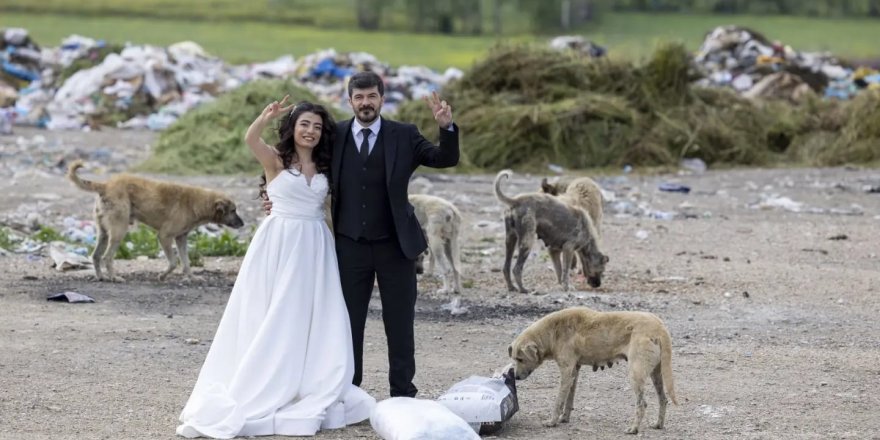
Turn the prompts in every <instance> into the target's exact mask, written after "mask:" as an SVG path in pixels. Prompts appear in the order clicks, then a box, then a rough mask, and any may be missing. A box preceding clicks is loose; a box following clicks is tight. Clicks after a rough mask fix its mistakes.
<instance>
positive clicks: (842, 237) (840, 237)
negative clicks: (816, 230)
mask: <svg viewBox="0 0 880 440" xmlns="http://www.w3.org/2000/svg"><path fill="white" fill-rule="evenodd" d="M828 239H829V240H848V239H849V236H847V235H846V234H837V235H832V236H831V237H828Z"/></svg>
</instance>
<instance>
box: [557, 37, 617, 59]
mask: <svg viewBox="0 0 880 440" xmlns="http://www.w3.org/2000/svg"><path fill="white" fill-rule="evenodd" d="M550 47H551V48H553V49H556V50H566V49H571V50H574V51H577V52H580V53H583V54H584V55H588V56H590V57H593V58H600V57H603V56H605V54H606V53H607V52H608V51H607V50H606V49H605V48H604V47H602V46H599V45H598V44H596V43H593V42H592V41H589V40H587V39H586V38H584V37H583V36H581V35H561V36H558V37H556V38H554V39H552V40H550Z"/></svg>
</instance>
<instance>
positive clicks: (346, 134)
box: [330, 72, 459, 397]
mask: <svg viewBox="0 0 880 440" xmlns="http://www.w3.org/2000/svg"><path fill="white" fill-rule="evenodd" d="M384 89H385V87H384V84H383V81H382V79H381V78H380V77H379V76H378V75H376V74H375V73H373V72H360V73H357V74H355V75H354V76H352V77H351V79H350V80H349V83H348V96H349V103H350V104H351V108H352V110H353V111H354V114H355V116H354V118H352V119H349V120H346V121H342V122H339V123H338V124H337V130H336V140H335V143H334V146H333V159H332V162H331V164H332V165H331V171H330V174H331V180H332V182H331V185H332V186H331V190H332V194H333V197H332V215H333V225H334V231H335V234H336V253H337V256H338V259H339V273H340V277H341V281H342V292H343V295H344V296H345V302H346V305H347V306H348V315H349V319H350V320H351V336H352V342H353V345H354V361H355V373H354V379H353V380H352V382H353V383H354V384H355V385H360V383H361V379H362V377H363V350H364V327H365V326H366V322H367V311H368V308H369V303H370V297H371V296H372V292H373V283H374V281H375V280H377V279H378V283H379V293H380V297H381V300H382V320H383V322H384V324H385V336H386V338H387V341H388V363H389V371H388V380H389V382H390V385H391V396H392V397H394V396H408V397H413V396H415V395H416V393H417V392H418V389H417V388H416V387H415V385H413V383H412V379H413V377H414V376H415V371H416V366H415V337H414V334H413V321H414V318H415V303H416V295H417V292H416V287H417V286H416V268H415V259H416V257H417V256H418V255H419V254H421V253H422V252H424V251H425V249H426V248H427V241H426V240H425V236H424V234H423V232H422V229H421V226H420V225H419V222H418V220H417V219H416V216H415V213H414V211H413V207H412V205H410V204H409V200H408V196H407V189H408V185H409V180H410V177H412V174H413V171H415V169H416V168H418V167H419V166H420V165H425V166H428V167H431V168H448V167H452V166H455V165H456V164H458V159H459V148H458V127H457V126H456V125H454V124H453V122H452V108H451V107H450V106H449V105H448V104H447V103H446V101H441V100H440V99H439V98H438V97H437V94H436V93H435V94H434V95H433V96H432V97H431V98H429V99H427V100H426V101H427V102H428V104H429V106H430V108H431V111H432V112H433V114H434V119H436V120H437V123H438V124H439V125H440V145H437V146H435V145H434V144H433V143H431V142H429V141H428V140H427V139H425V138H424V137H423V136H422V135H421V133H419V131H418V129H417V128H416V127H415V126H414V125H412V124H404V123H400V122H396V121H392V120H390V119H385V118H382V117H381V116H380V112H381V109H382V104H383V103H384V91H385V90H384Z"/></svg>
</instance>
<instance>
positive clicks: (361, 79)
mask: <svg viewBox="0 0 880 440" xmlns="http://www.w3.org/2000/svg"><path fill="white" fill-rule="evenodd" d="M371 87H378V89H379V96H385V83H384V81H382V78H380V77H379V75H377V74H376V73H375V72H370V71H363V72H358V73H355V74H354V75H352V76H351V79H349V80H348V97H349V98H351V94H352V91H353V90H354V89H369V88H371Z"/></svg>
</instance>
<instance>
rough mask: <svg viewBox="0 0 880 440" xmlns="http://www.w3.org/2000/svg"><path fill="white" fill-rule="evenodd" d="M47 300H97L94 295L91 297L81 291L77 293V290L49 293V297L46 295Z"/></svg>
mask: <svg viewBox="0 0 880 440" xmlns="http://www.w3.org/2000/svg"><path fill="white" fill-rule="evenodd" d="M46 300H48V301H66V302H69V303H93V302H95V300H94V299H93V298H92V297H90V296H88V295H83V294H81V293H76V292H62V293H56V294H54V295H49V296H48V297H46Z"/></svg>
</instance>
